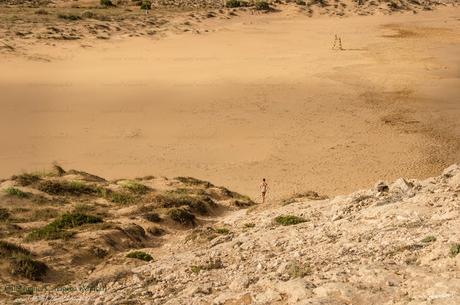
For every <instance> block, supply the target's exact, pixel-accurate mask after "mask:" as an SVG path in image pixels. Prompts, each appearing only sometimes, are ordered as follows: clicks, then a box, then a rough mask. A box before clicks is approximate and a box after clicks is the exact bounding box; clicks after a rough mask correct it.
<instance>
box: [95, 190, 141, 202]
mask: <svg viewBox="0 0 460 305" xmlns="http://www.w3.org/2000/svg"><path fill="white" fill-rule="evenodd" d="M102 196H103V197H104V198H106V199H107V200H109V201H111V202H113V203H117V204H122V205H128V204H133V203H135V202H136V196H133V195H132V194H130V193H127V192H114V191H111V190H106V189H104V190H103V191H102Z"/></svg>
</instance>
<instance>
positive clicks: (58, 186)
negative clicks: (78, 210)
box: [38, 180, 100, 196]
mask: <svg viewBox="0 0 460 305" xmlns="http://www.w3.org/2000/svg"><path fill="white" fill-rule="evenodd" d="M38 189H39V190H40V191H42V192H45V193H47V194H50V195H61V196H64V195H70V196H81V195H97V194H99V193H100V188H99V187H97V186H94V185H90V184H85V183H83V182H80V181H57V180H56V181H52V180H46V181H42V182H40V184H39V185H38Z"/></svg>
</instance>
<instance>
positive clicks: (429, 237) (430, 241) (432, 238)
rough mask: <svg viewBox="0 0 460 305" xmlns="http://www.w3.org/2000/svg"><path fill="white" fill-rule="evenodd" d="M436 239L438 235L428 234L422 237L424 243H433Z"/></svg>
mask: <svg viewBox="0 0 460 305" xmlns="http://www.w3.org/2000/svg"><path fill="white" fill-rule="evenodd" d="M435 241H436V237H434V236H432V235H428V236H426V237H425V238H423V239H422V243H432V242H435Z"/></svg>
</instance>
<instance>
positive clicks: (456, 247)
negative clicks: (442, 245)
mask: <svg viewBox="0 0 460 305" xmlns="http://www.w3.org/2000/svg"><path fill="white" fill-rule="evenodd" d="M459 253H460V244H453V245H452V246H451V247H450V256H452V257H455V256H457V255H458V254H459Z"/></svg>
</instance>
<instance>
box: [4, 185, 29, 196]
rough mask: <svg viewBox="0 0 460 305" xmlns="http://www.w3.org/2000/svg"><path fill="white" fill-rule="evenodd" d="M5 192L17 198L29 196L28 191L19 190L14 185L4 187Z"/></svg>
mask: <svg viewBox="0 0 460 305" xmlns="http://www.w3.org/2000/svg"><path fill="white" fill-rule="evenodd" d="M5 193H6V194H7V195H8V196H15V197H19V198H27V197H29V193H26V192H24V191H21V190H20V189H18V188H16V187H9V188H7V189H5Z"/></svg>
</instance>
